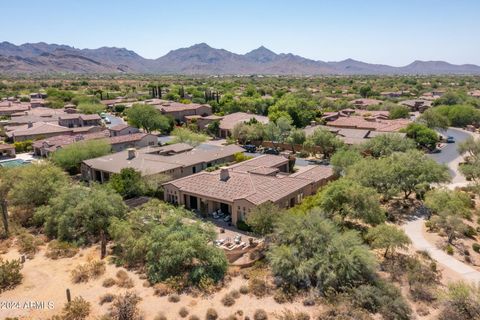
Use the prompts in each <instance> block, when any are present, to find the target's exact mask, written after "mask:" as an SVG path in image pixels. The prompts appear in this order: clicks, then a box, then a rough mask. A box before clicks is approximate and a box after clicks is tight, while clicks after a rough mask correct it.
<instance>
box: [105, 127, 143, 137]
mask: <svg viewBox="0 0 480 320" xmlns="http://www.w3.org/2000/svg"><path fill="white" fill-rule="evenodd" d="M108 131H110V136H111V137H117V136H123V135H126V134H132V133H138V132H140V130H138V128H135V127H132V126H129V125H128V124H117V125H115V126H112V127H110V128H108Z"/></svg>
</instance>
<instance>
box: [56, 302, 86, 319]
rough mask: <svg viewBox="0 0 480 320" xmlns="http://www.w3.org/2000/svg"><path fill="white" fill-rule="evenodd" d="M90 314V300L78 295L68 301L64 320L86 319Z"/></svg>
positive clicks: (63, 315) (64, 309) (63, 314)
mask: <svg viewBox="0 0 480 320" xmlns="http://www.w3.org/2000/svg"><path fill="white" fill-rule="evenodd" d="M89 314H90V302H88V301H86V300H85V299H83V298H82V297H76V298H75V299H73V300H72V301H71V302H69V303H66V304H65V307H64V308H63V311H62V319H64V320H84V319H87V317H88V315H89Z"/></svg>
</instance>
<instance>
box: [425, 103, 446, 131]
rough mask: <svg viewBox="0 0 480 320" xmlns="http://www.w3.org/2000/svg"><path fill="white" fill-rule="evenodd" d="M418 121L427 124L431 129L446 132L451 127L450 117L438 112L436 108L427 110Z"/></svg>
mask: <svg viewBox="0 0 480 320" xmlns="http://www.w3.org/2000/svg"><path fill="white" fill-rule="evenodd" d="M418 121H419V122H420V123H422V124H425V125H426V126H427V127H429V128H430V129H442V130H446V129H447V128H448V126H449V120H448V117H447V116H445V115H443V114H441V113H440V112H437V111H436V110H435V108H433V109H427V110H426V111H425V112H424V113H423V114H422V115H421V116H420V117H419V118H418Z"/></svg>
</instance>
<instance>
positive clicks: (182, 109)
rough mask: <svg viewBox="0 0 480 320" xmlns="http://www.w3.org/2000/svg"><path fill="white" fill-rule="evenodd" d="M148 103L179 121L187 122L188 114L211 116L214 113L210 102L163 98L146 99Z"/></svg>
mask: <svg viewBox="0 0 480 320" xmlns="http://www.w3.org/2000/svg"><path fill="white" fill-rule="evenodd" d="M145 103H146V104H149V105H152V106H154V107H155V108H156V109H157V110H159V111H160V112H161V113H162V114H164V115H168V116H171V117H172V118H173V119H175V120H176V121H179V122H187V119H186V118H185V117H187V116H194V115H198V116H209V115H211V114H212V107H211V106H210V105H208V104H198V103H188V104H185V103H179V102H175V101H167V100H162V99H150V100H145Z"/></svg>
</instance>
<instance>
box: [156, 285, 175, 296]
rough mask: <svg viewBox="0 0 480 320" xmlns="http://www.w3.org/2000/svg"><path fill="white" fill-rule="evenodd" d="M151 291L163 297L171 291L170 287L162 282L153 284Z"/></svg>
mask: <svg viewBox="0 0 480 320" xmlns="http://www.w3.org/2000/svg"><path fill="white" fill-rule="evenodd" d="M153 292H154V294H155V295H157V296H160V297H163V296H166V295H167V294H170V293H172V289H171V288H170V287H169V286H167V285H166V284H164V283H157V284H155V285H154V286H153Z"/></svg>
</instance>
